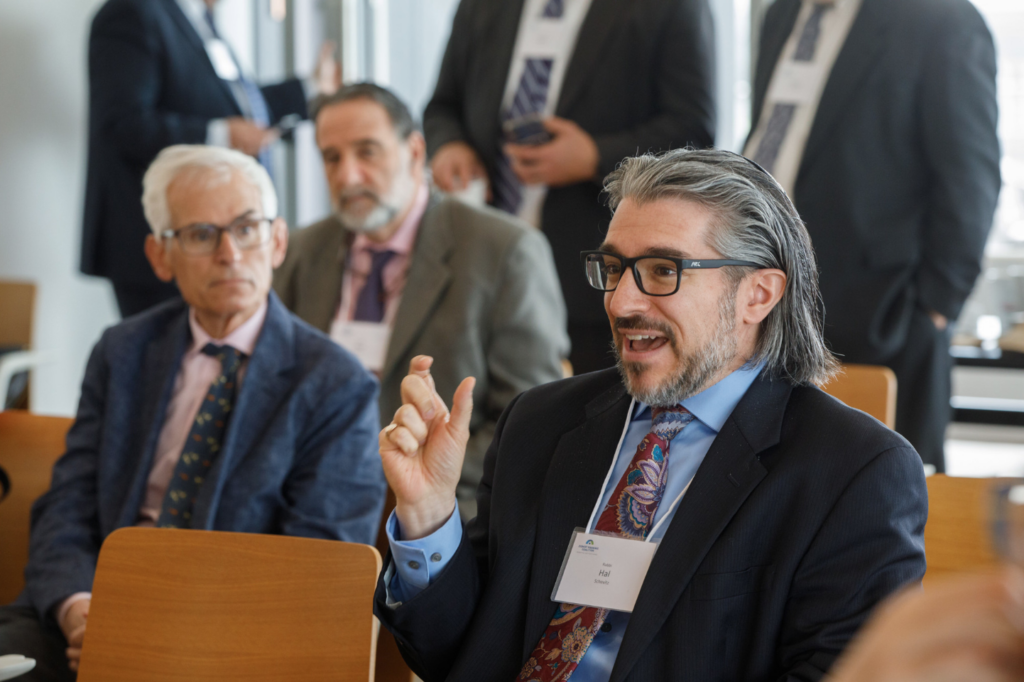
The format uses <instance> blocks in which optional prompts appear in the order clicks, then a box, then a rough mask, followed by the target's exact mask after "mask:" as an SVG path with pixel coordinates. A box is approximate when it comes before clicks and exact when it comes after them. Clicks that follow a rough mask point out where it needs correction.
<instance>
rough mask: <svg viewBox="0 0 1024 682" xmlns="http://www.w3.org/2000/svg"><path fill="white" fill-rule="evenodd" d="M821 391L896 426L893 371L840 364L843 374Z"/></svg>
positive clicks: (888, 424) (893, 426) (889, 424)
mask: <svg viewBox="0 0 1024 682" xmlns="http://www.w3.org/2000/svg"><path fill="white" fill-rule="evenodd" d="M822 390H823V391H825V392H826V393H828V394H829V395H830V396H832V397H833V398H837V399H839V400H841V401H843V402H844V403H846V404H847V405H849V406H850V407H852V408H855V409H858V410H860V411H862V412H867V413H868V414H870V415H871V416H872V417H874V418H875V419H877V420H878V421H880V422H882V423H883V424H885V425H886V426H888V427H889V428H890V429H894V428H896V374H894V373H893V371H892V370H891V369H889V368H888V367H881V366H877V365H843V370H842V374H840V375H839V376H837V377H836V378H835V379H833V380H832V381H830V382H829V383H828V384H827V385H826V386H823V387H822Z"/></svg>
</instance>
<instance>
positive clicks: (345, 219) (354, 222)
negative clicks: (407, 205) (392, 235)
mask: <svg viewBox="0 0 1024 682" xmlns="http://www.w3.org/2000/svg"><path fill="white" fill-rule="evenodd" d="M334 215H335V216H337V218H338V220H339V221H341V224H342V225H344V226H345V228H346V229H349V230H351V231H352V232H376V231H377V230H379V229H381V228H382V227H384V226H385V225H387V224H388V223H390V222H391V221H392V220H394V219H395V216H397V215H398V209H397V208H395V207H394V206H388V205H387V204H384V203H379V204H377V205H376V206H375V207H374V208H373V210H372V211H370V212H369V213H367V214H366V215H365V216H363V217H362V218H360V217H358V216H354V215H352V214H351V213H348V212H346V211H344V210H343V209H342V208H341V207H340V206H337V205H336V206H335V208H334Z"/></svg>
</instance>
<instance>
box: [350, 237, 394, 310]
mask: <svg viewBox="0 0 1024 682" xmlns="http://www.w3.org/2000/svg"><path fill="white" fill-rule="evenodd" d="M395 255H396V254H395V252H394V251H371V252H370V257H371V258H372V259H373V262H372V264H371V265H370V274H368V275H367V276H366V283H365V284H363V290H362V291H360V292H359V298H358V299H356V314H355V316H354V317H353V318H352V319H353V320H355V321H358V322H380V321H381V320H383V319H384V299H385V292H384V266H385V265H387V264H388V263H389V262H390V261H391V259H392V258H393V257H394V256H395Z"/></svg>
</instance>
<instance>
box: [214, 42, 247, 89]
mask: <svg viewBox="0 0 1024 682" xmlns="http://www.w3.org/2000/svg"><path fill="white" fill-rule="evenodd" d="M205 47H206V54H207V56H208V57H209V58H210V63H211V64H213V70H214V71H216V72H217V75H218V76H220V78H221V79H223V80H226V81H236V80H238V79H239V78H240V77H241V74H240V73H239V72H238V64H236V63H235V60H234V58H233V57H232V56H231V50H229V49H228V46H227V45H226V44H225V43H224V41H223V40H219V39H217V38H213V39H211V40H208V41H206V44H205Z"/></svg>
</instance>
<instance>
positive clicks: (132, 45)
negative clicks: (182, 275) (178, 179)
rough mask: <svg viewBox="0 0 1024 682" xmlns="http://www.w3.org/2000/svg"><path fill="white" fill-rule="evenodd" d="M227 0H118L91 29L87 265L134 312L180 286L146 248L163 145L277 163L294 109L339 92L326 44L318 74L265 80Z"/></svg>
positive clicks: (302, 111)
mask: <svg viewBox="0 0 1024 682" xmlns="http://www.w3.org/2000/svg"><path fill="white" fill-rule="evenodd" d="M216 2H217V0H108V1H107V2H106V3H105V4H104V5H103V6H102V7H101V8H100V10H99V12H97V13H96V16H95V18H94V19H93V22H92V29H91V31H90V34H89V162H88V177H87V180H86V191H85V217H84V220H83V228H82V260H81V270H82V272H83V273H85V274H87V275H96V276H99V277H105V278H107V279H109V280H110V281H111V283H112V284H113V286H114V294H115V296H116V297H117V305H118V308H119V309H120V312H121V315H122V317H128V316H130V315H133V314H135V313H137V312H141V311H142V310H145V309H146V308H148V307H150V306H152V305H154V304H156V303H159V302H160V301H163V300H165V299H168V298H172V297H176V296H178V295H179V294H178V290H177V288H176V287H175V286H174V285H173V284H169V283H166V282H161V281H159V280H158V279H157V278H156V277H155V276H154V275H153V271H152V269H151V268H150V267H149V264H148V263H147V262H146V259H145V257H144V256H143V250H142V244H143V242H144V241H145V239H146V235H147V234H148V233H149V227H148V226H147V224H146V219H145V217H143V215H142V204H141V203H140V202H139V197H141V196H142V175H143V173H144V172H145V170H146V168H147V167H148V166H149V164H150V162H151V161H152V160H153V159H154V158H155V157H156V155H157V154H158V153H159V152H160V150H161V149H163V148H165V147H168V146H171V145H174V144H183V143H188V144H201V143H205V144H209V145H215V146H219V147H230V148H232V149H237V150H239V151H242V152H244V153H246V154H249V155H250V156H254V157H257V158H259V159H260V162H261V163H263V164H264V165H267V163H268V162H269V155H268V153H267V152H268V147H269V145H271V144H272V143H273V142H274V141H275V140H277V139H278V137H279V136H280V129H279V128H277V127H275V126H277V125H278V124H280V122H281V120H282V119H284V118H285V117H295V116H297V117H301V118H305V117H306V115H307V111H306V101H307V99H308V98H310V97H312V96H314V95H316V94H318V92H333V91H334V90H335V89H337V87H338V83H339V82H340V72H341V69H340V67H339V66H338V64H337V62H336V61H335V60H334V57H333V56H332V51H333V48H332V47H331V46H328V45H325V46H324V49H323V50H322V51H321V54H320V60H319V63H318V64H317V69H316V73H315V75H314V77H313V78H312V79H310V80H309V81H308V82H303V81H301V80H298V79H290V80H287V81H284V82H283V83H278V84H276V85H270V86H265V87H262V88H261V87H259V86H257V85H256V84H255V83H254V82H253V81H252V80H250V79H249V78H248V77H247V76H246V75H245V74H244V72H243V69H242V66H241V64H240V63H239V61H238V60H237V58H236V57H235V55H234V53H233V52H232V51H231V48H230V47H228V45H227V43H226V42H224V41H223V40H222V39H221V36H220V34H219V32H218V30H217V25H216V23H215V21H214V16H213V8H214V5H215V4H216Z"/></svg>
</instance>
